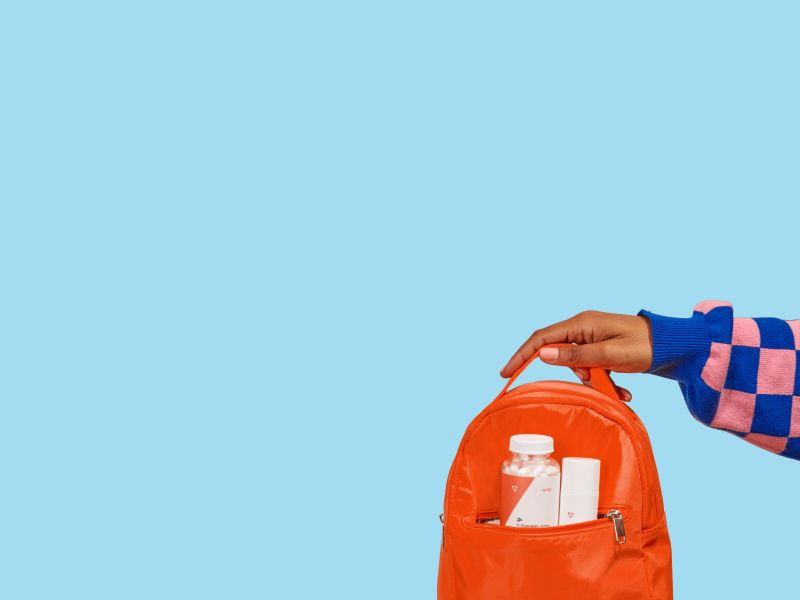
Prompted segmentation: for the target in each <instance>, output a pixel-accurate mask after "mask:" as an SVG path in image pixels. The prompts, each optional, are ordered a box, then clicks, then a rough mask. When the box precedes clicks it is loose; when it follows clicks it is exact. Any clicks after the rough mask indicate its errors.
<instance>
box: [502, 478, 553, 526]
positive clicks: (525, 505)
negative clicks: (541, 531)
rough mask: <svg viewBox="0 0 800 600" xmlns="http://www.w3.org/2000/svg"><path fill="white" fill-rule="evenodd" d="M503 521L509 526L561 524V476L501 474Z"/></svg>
mask: <svg viewBox="0 0 800 600" xmlns="http://www.w3.org/2000/svg"><path fill="white" fill-rule="evenodd" d="M500 477H501V484H500V485H501V488H500V522H501V523H503V525H506V526H508V527H552V526H555V525H558V493H559V489H560V483H561V475H544V476H540V477H520V476H518V475H508V474H506V473H502V474H501V475H500Z"/></svg>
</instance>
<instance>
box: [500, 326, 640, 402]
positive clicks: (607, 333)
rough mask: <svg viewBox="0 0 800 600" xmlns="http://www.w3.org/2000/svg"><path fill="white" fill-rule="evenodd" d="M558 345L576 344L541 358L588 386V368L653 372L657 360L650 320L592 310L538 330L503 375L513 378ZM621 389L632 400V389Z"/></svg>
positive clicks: (553, 351)
mask: <svg viewBox="0 0 800 600" xmlns="http://www.w3.org/2000/svg"><path fill="white" fill-rule="evenodd" d="M558 342H572V343H573V344H574V345H573V346H569V347H564V348H545V349H544V350H542V351H541V352H540V354H539V358H541V359H542V360H543V361H544V362H546V363H548V364H551V365H564V366H566V367H570V368H572V370H573V371H575V374H576V375H577V376H578V377H579V378H580V379H581V381H583V382H584V383H588V382H589V369H588V368H587V367H602V368H604V369H609V370H611V371H618V372H620V373H641V372H644V371H646V370H647V369H649V368H650V364H651V363H652V361H653V343H652V339H651V334H650V321H648V320H647V319H646V318H645V317H638V316H630V315H615V314H611V313H603V312H597V311H593V310H589V311H586V312H582V313H580V314H578V315H575V316H574V317H572V318H571V319H567V320H566V321H561V322H560V323H556V324H555V325H550V326H549V327H545V328H544V329H539V330H537V331H534V332H533V335H531V337H529V338H528V341H526V342H525V343H524V344H522V346H520V348H519V350H517V351H516V352H515V353H514V356H512V357H511V359H510V360H509V361H508V363H507V364H506V366H505V367H503V369H502V370H501V371H500V375H501V376H502V377H511V375H512V374H513V373H514V371H516V370H517V369H518V368H519V367H521V366H522V365H523V363H525V361H526V360H528V359H529V358H530V357H531V356H532V355H533V353H534V352H536V351H537V350H539V349H540V348H541V347H542V346H544V345H545V344H555V343H558ZM618 390H619V391H620V393H621V394H622V395H623V397H624V399H626V400H630V398H631V394H630V392H629V391H628V390H625V389H623V388H618Z"/></svg>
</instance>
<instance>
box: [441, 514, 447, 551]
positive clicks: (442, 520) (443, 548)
mask: <svg viewBox="0 0 800 600" xmlns="http://www.w3.org/2000/svg"><path fill="white" fill-rule="evenodd" d="M439 520H440V521H441V522H442V552H446V550H445V547H444V513H439Z"/></svg>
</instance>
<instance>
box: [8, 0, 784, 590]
mask: <svg viewBox="0 0 800 600" xmlns="http://www.w3.org/2000/svg"><path fill="white" fill-rule="evenodd" d="M17 4H18V6H17V7H16V8H14V7H10V6H9V5H8V4H7V5H5V6H4V7H3V8H2V9H0V69H1V71H0V74H1V75H2V99H0V104H1V105H2V111H0V201H2V214H0V260H1V261H2V283H3V291H2V307H3V311H2V313H3V317H2V331H1V332H0V334H1V335H0V340H1V341H0V347H2V356H1V357H0V358H2V377H0V390H2V404H1V406H2V413H1V414H0V457H2V458H0V466H1V469H0V476H1V477H2V479H1V481H2V494H1V495H0V509H2V511H1V512H0V565H2V567H0V596H1V597H3V598H9V599H12V598H13V599H24V598H80V599H91V598H98V599H100V598H102V599H106V598H192V599H199V598H334V597H337V598H432V597H433V596H434V594H435V580H436V570H437V560H438V549H439V538H440V526H439V522H438V518H437V517H438V514H439V512H440V511H441V504H442V494H443V490H444V484H445V478H446V475H447V471H448V468H449V465H450V461H451V460H452V457H453V454H454V452H455V449H456V447H457V444H458V441H459V439H460V437H461V434H462V432H463V430H464V428H465V427H466V425H467V423H468V422H469V421H470V419H471V418H472V417H473V416H474V415H475V414H476V413H477V412H478V411H479V410H480V409H481V408H482V407H483V406H484V405H485V404H486V403H487V402H488V401H489V400H490V399H491V398H492V397H493V395H494V394H495V393H496V391H497V390H498V389H499V387H500V385H501V381H500V379H499V377H498V374H497V371H498V369H499V368H500V367H501V366H502V365H503V363H504V362H505V360H506V358H507V357H508V356H509V354H510V353H511V352H512V351H513V350H514V349H516V347H517V345H518V344H519V343H521V342H522V341H523V340H524V339H525V338H526V337H527V335H528V334H529V333H530V332H531V331H532V330H533V329H534V328H536V327H539V326H542V325H545V324H548V323H550V322H552V321H554V320H559V319H562V318H565V317H567V316H570V315H571V314H573V313H575V312H577V311H579V310H582V309H586V308H594V309H599V310H608V311H616V312H625V313H632V312H635V311H637V310H638V309H639V308H642V307H646V308H649V309H652V310H654V311H656V312H660V313H663V314H669V315H675V316H681V315H684V316H688V314H689V313H690V311H691V308H692V306H693V304H694V303H695V302H696V301H699V300H702V299H707V298H722V299H728V300H731V301H733V302H734V303H735V307H736V310H737V312H738V314H740V315H743V316H744V315H761V316H781V317H787V318H789V317H797V316H799V315H798V312H799V311H800V298H798V290H799V289H800V286H798V278H797V272H796V270H797V255H798V243H797V235H798V234H797V232H798V216H799V215H798V212H800V211H798V208H797V200H798V192H799V191H800V189H799V188H800V182H799V181H798V158H800V157H799V156H798V139H800V131H799V127H798V106H800V98H798V83H797V82H798V78H797V59H798V51H799V50H800V38H798V35H797V24H798V17H800V14H798V10H797V9H796V8H795V6H796V4H794V3H790V2H783V3H781V2H759V3H756V2H752V3H744V2H707V3H697V2H672V3H668V4H665V5H661V6H652V5H648V6H644V5H643V4H642V3H638V2H631V3H611V4H608V3H602V4H601V3H586V4H583V3H536V4H534V3H528V2H523V3H485V4H477V3H436V4H434V3H430V2H395V3H376V2H361V3H357V2H327V3H312V2H291V3H290V2H285V3H240V2H226V3H222V2H218V3H212V2H195V3H189V2H185V3H143V2H135V3H134V2H127V3H115V4H113V5H112V4H109V3H102V2H95V3H88V2H80V3H17ZM23 6H24V8H21V7H23ZM567 375H568V373H566V372H559V371H557V370H555V369H553V368H544V367H541V366H539V367H537V368H536V369H534V370H532V372H531V374H530V375H529V376H528V377H529V378H531V379H533V378H549V377H552V376H560V377H566V376H567ZM618 380H619V382H620V383H622V384H624V385H627V386H629V387H630V388H631V389H632V391H633V393H634V394H635V397H636V398H635V401H634V407H635V409H636V410H637V411H638V412H639V413H640V415H641V416H642V418H643V420H644V422H645V423H646V424H647V426H648V428H649V431H650V434H651V437H652V442H653V446H654V449H655V453H656V458H657V460H658V464H659V467H660V472H661V478H662V484H663V487H664V494H665V501H666V507H667V512H668V515H669V524H670V531H671V534H672V541H673V549H674V555H675V560H674V571H675V588H676V598H679V599H681V600H685V599H694V598H698V599H699V598H710V597H717V598H750V597H769V596H771V595H774V596H775V597H788V596H787V594H788V595H790V594H792V593H794V592H795V591H796V589H797V584H796V581H797V578H796V573H797V551H796V550H797V547H798V541H797V540H798V537H800V508H798V506H799V505H798V492H800V465H798V463H797V462H794V461H790V460H788V459H785V458H779V457H776V456H773V455H771V454H768V453H766V452H764V451H761V450H758V449H757V448H755V447H752V446H749V445H747V444H745V443H743V442H742V441H740V440H738V439H736V438H735V437H733V436H730V435H728V434H724V433H720V432H716V431H712V430H709V429H707V428H704V427H703V426H701V425H700V424H699V423H697V422H695V421H694V420H693V419H692V418H691V417H690V415H689V413H688V412H687V411H686V410H685V408H684V404H683V400H682V399H681V396H680V393H679V390H678V387H677V385H676V384H675V383H673V382H670V381H666V380H660V379H657V378H654V377H649V376H641V375H636V376H619V377H618Z"/></svg>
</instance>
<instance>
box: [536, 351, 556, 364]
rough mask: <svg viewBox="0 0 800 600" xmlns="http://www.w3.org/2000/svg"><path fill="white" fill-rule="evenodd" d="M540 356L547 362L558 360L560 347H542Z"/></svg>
mask: <svg viewBox="0 0 800 600" xmlns="http://www.w3.org/2000/svg"><path fill="white" fill-rule="evenodd" d="M539 358H541V359H542V360H544V361H547V362H549V361H553V360H558V348H542V349H541V350H539Z"/></svg>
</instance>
